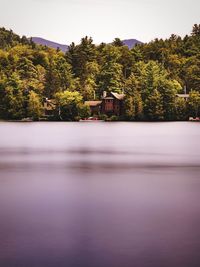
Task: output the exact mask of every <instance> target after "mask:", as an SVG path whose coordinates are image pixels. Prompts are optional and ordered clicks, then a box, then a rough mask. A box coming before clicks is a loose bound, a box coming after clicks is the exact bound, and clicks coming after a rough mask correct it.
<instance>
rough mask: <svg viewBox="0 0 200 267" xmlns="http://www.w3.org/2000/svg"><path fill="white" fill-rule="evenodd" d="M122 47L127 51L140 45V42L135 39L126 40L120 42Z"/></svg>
mask: <svg viewBox="0 0 200 267" xmlns="http://www.w3.org/2000/svg"><path fill="white" fill-rule="evenodd" d="M122 42H123V44H124V45H127V46H128V48H129V49H132V48H133V47H134V46H135V45H136V44H142V42H140V41H138V40H136V39H127V40H123V41H122Z"/></svg>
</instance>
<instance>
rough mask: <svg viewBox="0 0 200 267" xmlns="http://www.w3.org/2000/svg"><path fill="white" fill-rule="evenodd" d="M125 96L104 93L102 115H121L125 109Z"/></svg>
mask: <svg viewBox="0 0 200 267" xmlns="http://www.w3.org/2000/svg"><path fill="white" fill-rule="evenodd" d="M124 96H125V95H124V94H118V93H114V92H110V93H106V92H104V94H103V98H102V105H101V113H102V114H107V115H117V116H119V115H121V113H122V109H123V99H124Z"/></svg>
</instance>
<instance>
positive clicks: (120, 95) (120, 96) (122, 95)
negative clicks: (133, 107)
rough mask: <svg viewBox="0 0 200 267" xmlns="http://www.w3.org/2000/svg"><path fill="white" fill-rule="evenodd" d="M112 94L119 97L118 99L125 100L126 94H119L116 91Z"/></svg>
mask: <svg viewBox="0 0 200 267" xmlns="http://www.w3.org/2000/svg"><path fill="white" fill-rule="evenodd" d="M111 94H112V95H113V96H114V98H117V99H118V100H123V99H124V97H125V95H124V94H118V93H114V92H111Z"/></svg>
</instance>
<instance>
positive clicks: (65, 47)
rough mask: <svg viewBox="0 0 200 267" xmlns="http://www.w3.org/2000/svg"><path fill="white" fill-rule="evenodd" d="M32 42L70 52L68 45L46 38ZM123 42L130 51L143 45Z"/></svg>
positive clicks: (134, 42)
mask: <svg viewBox="0 0 200 267" xmlns="http://www.w3.org/2000/svg"><path fill="white" fill-rule="evenodd" d="M32 40H33V42H35V43H36V44H40V45H46V46H48V47H52V48H55V49H57V48H60V50H62V51H63V52H66V51H67V50H68V45H64V44H59V43H55V42H52V41H49V40H46V39H44V38H40V37H32ZM122 42H123V43H124V45H127V46H128V48H129V49H131V48H133V47H134V46H135V45H136V44H142V42H140V41H138V40H136V39H127V40H123V41H122Z"/></svg>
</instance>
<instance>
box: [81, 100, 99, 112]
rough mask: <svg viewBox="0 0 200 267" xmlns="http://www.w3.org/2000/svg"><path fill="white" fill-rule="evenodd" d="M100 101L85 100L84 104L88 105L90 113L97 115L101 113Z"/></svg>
mask: <svg viewBox="0 0 200 267" xmlns="http://www.w3.org/2000/svg"><path fill="white" fill-rule="evenodd" d="M101 104H102V101H96V100H94V101H85V105H88V106H89V107H90V111H91V115H98V114H100V113H101Z"/></svg>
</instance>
